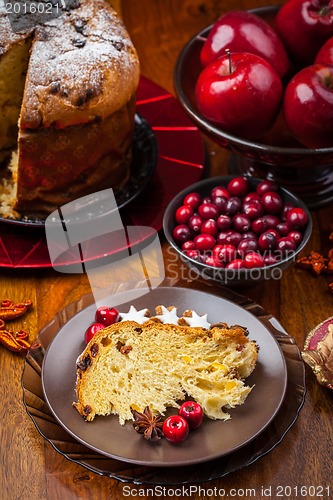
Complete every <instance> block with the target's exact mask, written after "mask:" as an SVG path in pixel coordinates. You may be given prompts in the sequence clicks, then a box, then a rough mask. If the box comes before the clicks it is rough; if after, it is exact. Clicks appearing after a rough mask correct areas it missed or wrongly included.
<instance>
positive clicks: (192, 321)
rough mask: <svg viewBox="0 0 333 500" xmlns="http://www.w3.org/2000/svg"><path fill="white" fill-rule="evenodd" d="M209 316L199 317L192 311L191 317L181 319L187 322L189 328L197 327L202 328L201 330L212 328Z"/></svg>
mask: <svg viewBox="0 0 333 500" xmlns="http://www.w3.org/2000/svg"><path fill="white" fill-rule="evenodd" d="M207 317H208V315H207V314H204V315H203V316H199V315H198V314H197V313H196V312H195V311H192V315H191V316H185V315H184V316H183V317H182V318H181V319H182V320H183V319H184V320H185V321H186V323H187V324H188V325H189V326H193V327H197V326H200V327H201V328H207V329H209V328H210V323H208V321H207Z"/></svg>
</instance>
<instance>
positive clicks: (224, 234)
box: [217, 231, 229, 245]
mask: <svg viewBox="0 0 333 500" xmlns="http://www.w3.org/2000/svg"><path fill="white" fill-rule="evenodd" d="M228 234H229V231H221V232H220V233H219V234H218V235H217V243H218V244H219V245H226V244H227V243H228Z"/></svg>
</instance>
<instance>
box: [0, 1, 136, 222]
mask: <svg viewBox="0 0 333 500" xmlns="http://www.w3.org/2000/svg"><path fill="white" fill-rule="evenodd" d="M138 82H139V61H138V57H137V54H136V51H135V48H134V47H133V44H132V42H131V40H130V38H129V35H128V33H127V32H126V29H125V27H124V25H123V23H122V21H121V20H120V19H119V18H118V16H117V14H116V12H115V11H114V10H113V9H112V7H110V5H109V4H107V3H106V2H105V1H104V0H80V2H76V3H75V4H73V6H72V8H71V7H70V6H69V7H68V10H67V11H65V12H64V13H63V15H61V16H60V17H58V18H56V19H54V20H52V21H49V22H47V23H45V24H44V25H39V26H37V27H35V28H34V29H32V30H30V31H26V32H23V33H19V34H15V33H13V31H12V29H11V26H10V24H9V20H8V18H7V15H6V13H5V11H4V10H3V11H1V10H0V90H1V92H0V108H1V114H2V120H1V122H0V162H1V163H2V166H4V165H5V163H6V161H8V160H9V157H10V156H11V155H12V156H11V161H10V163H11V164H10V170H11V176H12V179H9V178H7V179H5V180H4V181H3V182H4V187H3V190H4V192H2V196H1V201H2V213H3V214H6V212H8V214H9V213H10V211H11V209H12V208H14V209H16V210H17V211H18V212H21V213H25V212H32V213H34V212H37V213H48V212H51V211H52V210H54V209H55V208H56V207H57V206H61V205H63V204H65V203H67V202H69V201H71V200H73V199H75V198H78V197H80V196H83V195H85V194H89V193H91V192H94V191H98V190H100V189H105V188H107V187H112V188H114V189H117V188H119V187H121V186H122V185H123V184H124V183H125V182H126V180H127V178H128V175H129V165H130V161H131V143H132V136H133V130H134V114H135V97H136V90H137V86H138ZM17 123H18V130H17ZM13 151H14V152H13Z"/></svg>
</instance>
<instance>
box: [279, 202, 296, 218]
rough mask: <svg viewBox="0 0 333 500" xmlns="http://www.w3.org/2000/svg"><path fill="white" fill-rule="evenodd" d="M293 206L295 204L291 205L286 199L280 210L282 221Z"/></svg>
mask: <svg viewBox="0 0 333 500" xmlns="http://www.w3.org/2000/svg"><path fill="white" fill-rule="evenodd" d="M293 208H295V205H293V204H292V203H290V202H289V201H286V203H285V204H284V205H283V207H282V212H281V219H282V220H283V221H286V220H287V215H288V212H290V210H292V209H293Z"/></svg>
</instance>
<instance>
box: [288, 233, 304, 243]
mask: <svg viewBox="0 0 333 500" xmlns="http://www.w3.org/2000/svg"><path fill="white" fill-rule="evenodd" d="M288 238H291V239H292V240H293V241H294V242H295V243H296V246H298V245H299V244H300V242H301V241H302V239H303V236H302V233H300V232H299V231H290V233H289V234H288Z"/></svg>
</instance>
